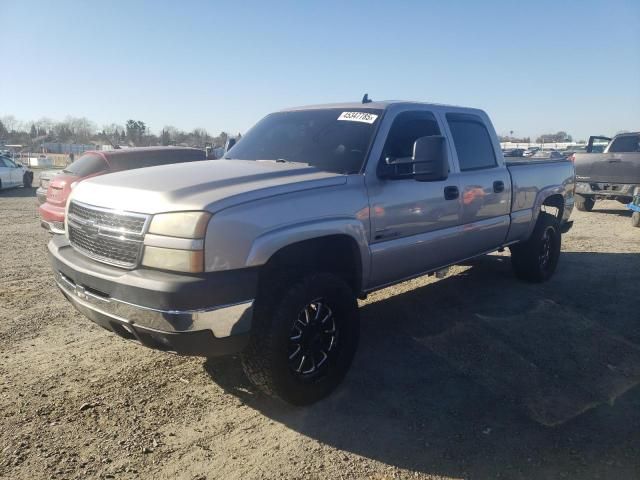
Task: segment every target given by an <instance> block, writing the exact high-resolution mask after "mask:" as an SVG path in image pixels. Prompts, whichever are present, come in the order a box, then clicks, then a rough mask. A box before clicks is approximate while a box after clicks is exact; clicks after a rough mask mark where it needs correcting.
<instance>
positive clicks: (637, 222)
mask: <svg viewBox="0 0 640 480" xmlns="http://www.w3.org/2000/svg"><path fill="white" fill-rule="evenodd" d="M631 225H633V226H634V227H640V212H633V214H632V215H631Z"/></svg>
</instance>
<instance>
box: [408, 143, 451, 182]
mask: <svg viewBox="0 0 640 480" xmlns="http://www.w3.org/2000/svg"><path fill="white" fill-rule="evenodd" d="M448 176H449V162H448V161H447V150H446V144H445V139H444V137H443V136H442V135H433V136H429V137H420V138H418V139H417V140H416V141H415V143H414V144H413V178H414V179H416V180H417V181H419V182H433V181H437V180H445V179H446V178H447V177H448Z"/></svg>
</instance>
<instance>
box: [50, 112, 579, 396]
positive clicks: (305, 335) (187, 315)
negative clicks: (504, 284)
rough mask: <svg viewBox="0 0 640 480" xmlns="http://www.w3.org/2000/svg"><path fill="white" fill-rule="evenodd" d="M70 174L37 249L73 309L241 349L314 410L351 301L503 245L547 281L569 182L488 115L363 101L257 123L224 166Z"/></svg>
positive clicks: (168, 342)
mask: <svg viewBox="0 0 640 480" xmlns="http://www.w3.org/2000/svg"><path fill="white" fill-rule="evenodd" d="M91 161H93V160H91ZM72 173H73V172H72ZM76 173H78V172H76ZM85 173H86V172H85ZM85 176H86V175H85ZM70 180H71V179H62V178H61V179H59V180H58V177H55V178H54V180H53V181H52V184H51V185H53V182H58V181H60V182H61V184H62V183H64V186H65V188H66V189H67V190H66V192H67V194H68V195H69V200H68V202H67V205H68V206H67V208H68V212H67V217H66V224H65V226H66V235H54V236H53V237H52V239H51V241H50V242H49V246H48V249H49V258H50V261H51V264H52V268H53V272H54V278H55V281H56V283H57V285H58V286H59V288H60V290H61V291H62V292H63V294H64V295H65V296H66V298H67V299H68V300H69V301H70V302H71V303H72V304H73V305H74V306H75V307H76V308H77V309H78V310H79V311H80V312H82V313H83V314H84V315H86V316H87V317H88V318H89V319H90V320H92V321H93V322H95V323H97V324H99V325H101V326H103V327H104V328H106V329H108V330H111V331H112V332H114V333H116V334H118V335H120V336H122V337H124V338H128V339H132V340H137V341H139V342H140V343H142V344H143V345H146V346H148V347H152V348H157V349H161V350H167V351H172V352H177V353H181V354H189V355H202V356H214V355H228V354H240V356H241V359H242V363H243V366H244V369H245V372H246V373H247V375H248V377H249V379H250V380H251V381H252V382H253V383H254V384H255V385H257V386H258V387H259V388H261V389H262V390H263V391H265V392H266V393H268V394H270V395H274V396H276V397H279V398H282V399H284V400H286V401H288V402H290V403H293V404H309V403H312V402H315V401H316V400H318V399H320V398H322V397H324V396H326V395H328V394H329V393H330V392H331V391H332V390H333V389H334V388H335V387H336V386H337V385H338V383H339V382H340V381H341V379H342V378H343V377H344V375H345V374H346V372H347V370H348V368H349V365H350V363H351V360H352V358H353V355H354V352H355V350H356V346H357V343H358V332H359V320H358V309H357V302H356V299H357V298H358V297H360V298H363V297H365V296H366V295H367V294H368V293H370V292H373V291H375V290H378V289H381V288H383V287H386V286H388V285H392V284H395V283H398V282H401V281H404V280H406V279H409V278H412V277H416V276H420V275H423V274H427V273H431V272H436V271H439V270H441V269H443V268H444V267H447V266H449V265H452V264H455V263H459V262H461V261H464V260H467V259H469V258H472V257H476V256H479V255H483V254H486V253H489V252H492V251H495V250H499V249H503V248H507V247H508V248H509V249H510V250H511V255H512V265H513V268H514V269H515V272H516V274H517V276H518V277H519V278H521V279H523V280H527V281H531V282H541V281H545V280H547V279H549V278H550V277H551V276H552V275H553V273H554V271H555V269H556V266H557V264H558V260H559V257H560V245H561V234H562V232H563V231H566V230H567V229H568V228H569V227H570V226H571V223H570V222H568V219H569V216H570V214H571V211H572V209H573V204H574V194H573V192H574V182H575V174H574V166H573V164H572V163H571V162H569V161H566V160H564V159H553V158H541V159H540V160H537V161H533V162H507V161H505V159H504V157H503V155H502V152H501V150H500V144H499V141H498V137H497V136H496V134H495V131H494V129H493V126H492V125H491V122H490V120H489V117H488V116H487V115H486V113H485V112H483V111H481V110H476V109H471V108H461V107H449V106H443V105H432V104H421V103H414V102H365V101H364V100H363V103H347V104H335V105H320V106H314V107H304V108H294V109H290V110H284V111H280V112H277V113H273V114H271V115H268V116H267V117H265V118H264V119H262V120H261V121H260V122H258V123H257V124H256V125H255V126H254V127H253V128H252V129H251V130H250V131H249V132H248V133H247V134H246V135H245V136H244V137H242V139H241V140H240V141H239V142H238V143H237V144H236V145H235V146H234V147H233V148H232V149H231V150H230V151H229V152H228V153H227V154H226V155H225V156H224V158H223V159H221V160H215V161H203V162H191V163H187V164H184V165H163V166H157V167H152V168H147V169H138V170H132V171H127V172H118V173H112V174H110V175H104V176H96V177H94V178H90V179H87V180H84V181H82V182H79V183H78V184H77V186H75V188H73V189H71V185H70V184H69V182H70ZM49 189H51V186H50V187H49Z"/></svg>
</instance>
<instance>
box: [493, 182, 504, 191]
mask: <svg viewBox="0 0 640 480" xmlns="http://www.w3.org/2000/svg"><path fill="white" fill-rule="evenodd" d="M493 191H494V192H495V193H500V192H504V182H503V181H502V180H496V181H495V182H493Z"/></svg>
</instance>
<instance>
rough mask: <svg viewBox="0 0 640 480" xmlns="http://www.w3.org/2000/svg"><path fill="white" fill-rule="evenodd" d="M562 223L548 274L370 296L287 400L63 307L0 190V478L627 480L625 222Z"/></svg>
mask: <svg viewBox="0 0 640 480" xmlns="http://www.w3.org/2000/svg"><path fill="white" fill-rule="evenodd" d="M572 218H573V220H575V225H574V228H573V229H572V230H571V231H570V232H569V233H568V234H567V235H565V236H564V238H563V242H564V243H563V252H564V253H563V255H562V257H561V260H560V265H559V267H558V272H557V273H556V275H555V277H554V278H553V279H552V280H551V281H549V282H548V283H545V284H542V285H528V284H524V283H520V282H518V281H517V280H516V279H515V278H514V276H513V274H512V272H511V269H510V265H509V259H508V256H504V255H503V256H500V255H493V256H488V257H485V258H483V259H481V260H479V261H476V262H474V263H473V264H471V265H466V266H461V267H456V268H455V269H454V271H453V272H452V274H451V275H449V276H447V277H446V278H444V279H440V280H436V279H434V278H432V277H429V278H421V279H417V280H414V281H411V282H406V283H404V284H401V285H398V286H396V287H393V288H388V289H386V290H383V291H380V292H377V293H376V294H374V295H371V296H370V297H369V298H368V299H367V300H366V301H364V302H362V305H361V315H362V325H363V328H362V336H361V343H360V349H359V351H358V354H357V356H356V359H355V361H354V364H353V366H352V369H351V371H350V373H349V375H348V376H347V378H346V380H345V382H344V383H343V385H342V386H341V387H340V388H339V389H338V391H337V392H335V394H333V395H332V396H331V397H329V398H328V399H326V400H324V401H322V402H320V403H318V404H316V405H314V406H312V407H309V408H293V407H289V406H287V405H283V404H281V403H278V402H274V401H272V400H270V399H268V398H265V397H264V396H262V395H260V394H259V393H257V392H256V391H255V390H254V389H253V388H252V387H251V386H250V385H249V384H248V382H247V380H246V378H245V377H244V376H243V374H242V370H241V368H240V366H239V364H238V361H237V359H235V358H220V359H214V360H205V359H201V358H184V357H178V356H174V355H171V354H166V353H162V352H155V351H152V350H149V349H146V348H144V347H141V346H139V345H137V344H136V343H133V342H128V341H126V340H123V339H121V338H119V337H116V336H115V335H113V334H111V333H109V332H107V331H105V330H103V329H101V328H99V327H98V326H96V325H94V324H92V323H91V322H89V321H88V320H86V319H85V318H83V317H82V316H81V315H79V314H78V313H76V312H75V311H74V310H73V309H72V307H71V306H70V305H69V304H68V303H67V302H66V301H65V300H64V298H63V297H62V295H61V294H60V293H59V292H58V291H57V290H56V288H55V287H54V284H53V281H52V279H51V272H50V270H49V265H48V263H47V260H46V254H45V245H46V242H47V239H48V235H47V234H46V233H45V232H44V231H42V229H41V228H40V226H39V222H38V219H37V214H36V208H35V197H34V192H33V191H27V190H23V189H16V190H11V191H5V192H0V236H1V238H2V242H1V247H0V268H1V271H2V274H1V276H0V358H1V361H0V477H2V478H7V479H34V478H56V479H62V478H118V479H132V478H154V479H156V480H160V479H173V478H179V479H188V480H195V479H200V480H201V479H214V478H221V479H250V478H287V479H289V478H292V479H294V478H327V479H350V478H372V479H391V478H430V479H431V478H487V479H495V478H514V479H525V478H579V479H588V478H594V479H595V478H601V479H613V478H615V479H632V478H635V479H637V478H640V388H637V387H636V385H637V383H638V382H639V381H640V322H639V319H640V315H638V301H639V300H640V288H639V284H640V255H639V253H640V229H634V228H632V227H631V225H630V221H629V215H628V213H627V211H626V210H625V209H624V207H623V206H622V205H620V204H618V203H615V202H601V203H599V204H597V205H596V209H595V210H594V212H592V213H582V212H574V214H573V217H572ZM634 387H636V388H634Z"/></svg>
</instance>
